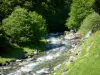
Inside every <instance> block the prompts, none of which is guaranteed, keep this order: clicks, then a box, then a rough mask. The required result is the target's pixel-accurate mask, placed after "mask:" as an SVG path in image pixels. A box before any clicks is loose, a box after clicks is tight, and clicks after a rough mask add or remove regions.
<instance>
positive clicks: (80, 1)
mask: <svg viewBox="0 0 100 75" xmlns="http://www.w3.org/2000/svg"><path fill="white" fill-rule="evenodd" d="M94 3H95V0H73V3H72V5H71V12H70V13H69V16H70V17H69V18H68V20H67V22H66V27H68V28H69V29H75V30H78V28H79V27H80V25H81V22H82V21H83V19H84V18H85V17H86V16H87V15H88V14H90V13H91V12H93V7H94Z"/></svg>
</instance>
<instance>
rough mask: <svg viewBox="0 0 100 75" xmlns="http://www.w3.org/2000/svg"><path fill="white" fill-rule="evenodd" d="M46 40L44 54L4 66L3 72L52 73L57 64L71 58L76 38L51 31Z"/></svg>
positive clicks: (34, 74) (10, 74) (11, 74)
mask: <svg viewBox="0 0 100 75" xmlns="http://www.w3.org/2000/svg"><path fill="white" fill-rule="evenodd" d="M67 35H68V36H69V37H72V36H74V35H73V34H72V33H71V34H69V33H68V34H66V36H67ZM46 40H47V41H48V43H47V45H46V51H45V52H44V55H42V56H40V57H37V58H36V59H34V57H30V58H28V59H25V60H17V61H16V62H17V63H15V64H14V65H12V66H9V67H3V68H2V73H3V74H8V75H15V74H19V75H22V74H30V73H31V74H33V75H38V74H39V75H40V74H44V73H50V72H51V71H52V70H54V68H55V66H57V65H59V64H62V63H63V62H64V61H66V59H67V58H69V53H68V52H69V50H70V49H71V48H72V47H73V48H74V47H75V46H76V45H75V44H76V41H75V39H74V38H71V39H68V38H65V35H61V34H60V33H50V34H48V35H47V38H46ZM39 55H40V53H39ZM4 70H5V71H4Z"/></svg>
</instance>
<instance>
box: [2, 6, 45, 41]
mask: <svg viewBox="0 0 100 75" xmlns="http://www.w3.org/2000/svg"><path fill="white" fill-rule="evenodd" d="M2 28H3V30H4V31H5V33H6V34H7V35H8V36H9V39H10V40H11V41H14V42H36V41H39V40H40V38H41V37H42V36H43V35H44V34H45V32H46V21H45V20H44V19H43V18H42V16H40V15H38V14H37V13H36V12H30V13H28V11H27V10H26V9H24V8H20V7H16V8H15V10H14V11H13V12H12V14H11V15H10V16H9V17H8V18H6V19H4V20H3V26H2Z"/></svg>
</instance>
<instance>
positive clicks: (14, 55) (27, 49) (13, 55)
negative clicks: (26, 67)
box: [0, 40, 46, 64]
mask: <svg viewBox="0 0 100 75" xmlns="http://www.w3.org/2000/svg"><path fill="white" fill-rule="evenodd" d="M45 45H46V41H45V40H41V41H40V43H38V44H37V45H36V44H31V43H27V44H21V45H18V44H13V45H12V46H11V47H10V48H9V51H8V52H5V53H0V63H1V64H5V63H6V62H9V61H12V60H16V59H22V58H23V57H24V55H25V53H27V54H28V55H31V54H32V53H33V52H34V51H35V50H39V51H43V50H45Z"/></svg>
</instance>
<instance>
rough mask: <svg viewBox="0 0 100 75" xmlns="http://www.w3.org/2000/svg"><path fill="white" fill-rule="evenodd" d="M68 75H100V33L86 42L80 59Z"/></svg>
mask: <svg viewBox="0 0 100 75" xmlns="http://www.w3.org/2000/svg"><path fill="white" fill-rule="evenodd" d="M67 75H100V31H97V32H96V33H95V34H93V35H92V36H91V37H90V38H88V39H86V40H85V43H84V46H82V54H81V56H80V58H79V59H78V60H77V61H76V63H75V65H74V66H73V67H72V68H71V70H70V71H69V72H68V74H67Z"/></svg>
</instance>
